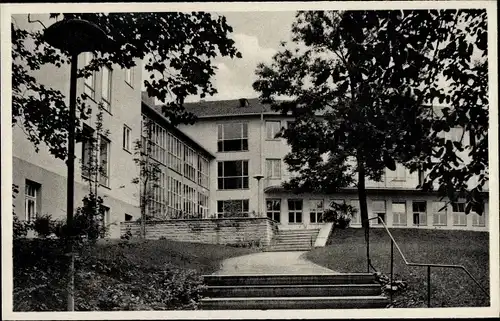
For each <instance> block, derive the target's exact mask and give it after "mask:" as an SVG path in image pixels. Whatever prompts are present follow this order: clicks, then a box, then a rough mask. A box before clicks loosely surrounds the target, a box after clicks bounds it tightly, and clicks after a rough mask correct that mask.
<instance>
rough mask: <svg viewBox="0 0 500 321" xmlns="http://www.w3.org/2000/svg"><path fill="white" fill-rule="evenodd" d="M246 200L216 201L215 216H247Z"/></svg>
mask: <svg viewBox="0 0 500 321" xmlns="http://www.w3.org/2000/svg"><path fill="white" fill-rule="evenodd" d="M248 211H249V210H248V200H247V199H245V200H223V201H217V217H219V218H221V217H247V216H248Z"/></svg>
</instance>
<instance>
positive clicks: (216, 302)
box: [200, 273, 389, 310]
mask: <svg viewBox="0 0 500 321" xmlns="http://www.w3.org/2000/svg"><path fill="white" fill-rule="evenodd" d="M204 281H205V284H206V286H207V287H206V290H205V293H204V294H205V295H204V296H205V297H204V298H203V299H202V300H201V302H200V308H201V309H202V310H243V309H251V310H267V309H362V308H384V307H386V306H387V305H388V304H389V299H388V298H386V297H385V296H383V295H382V288H381V286H380V284H378V283H376V281H375V277H374V275H372V274H368V273H353V274H316V275H308V274H302V275H300V274H299V275H289V274H273V275H269V274H268V275H264V274H261V275H259V274H254V275H207V276H204Z"/></svg>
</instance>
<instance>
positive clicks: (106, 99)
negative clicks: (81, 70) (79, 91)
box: [84, 53, 134, 111]
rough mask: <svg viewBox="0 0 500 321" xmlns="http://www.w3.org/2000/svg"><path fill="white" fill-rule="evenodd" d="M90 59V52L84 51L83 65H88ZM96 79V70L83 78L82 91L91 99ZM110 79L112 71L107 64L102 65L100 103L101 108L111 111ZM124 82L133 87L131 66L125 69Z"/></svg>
mask: <svg viewBox="0 0 500 321" xmlns="http://www.w3.org/2000/svg"><path fill="white" fill-rule="evenodd" d="M92 59H93V54H92V53H85V65H88V64H89V63H90V61H91V60H92ZM96 80H97V72H95V71H94V72H92V74H91V75H90V76H89V77H87V78H85V81H84V93H85V94H86V95H87V96H88V97H90V98H92V99H93V100H96ZM112 81H113V71H112V70H111V69H110V68H108V67H107V66H103V67H102V70H101V103H102V106H103V108H104V109H105V110H107V111H111V93H112ZM125 82H126V83H127V84H128V85H129V86H131V87H133V82H134V70H133V68H130V69H125Z"/></svg>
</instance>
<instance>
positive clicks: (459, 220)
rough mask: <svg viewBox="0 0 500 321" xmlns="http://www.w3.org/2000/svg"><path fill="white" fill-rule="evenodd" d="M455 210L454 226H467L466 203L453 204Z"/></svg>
mask: <svg viewBox="0 0 500 321" xmlns="http://www.w3.org/2000/svg"><path fill="white" fill-rule="evenodd" d="M452 209H453V225H455V226H466V225H467V216H466V215H465V203H463V202H459V203H452Z"/></svg>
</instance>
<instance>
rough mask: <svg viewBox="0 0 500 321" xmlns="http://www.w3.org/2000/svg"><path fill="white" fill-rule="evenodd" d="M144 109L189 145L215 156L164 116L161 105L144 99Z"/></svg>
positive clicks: (209, 155)
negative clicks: (153, 104)
mask: <svg viewBox="0 0 500 321" xmlns="http://www.w3.org/2000/svg"><path fill="white" fill-rule="evenodd" d="M142 111H143V112H145V113H147V114H149V115H150V116H154V117H156V120H157V121H159V123H161V125H163V126H164V127H165V128H166V129H168V130H170V131H171V132H172V133H173V134H174V135H175V136H176V137H177V138H179V139H181V140H182V141H184V142H186V143H187V144H188V145H191V146H192V147H195V148H196V149H197V150H199V151H201V152H202V153H203V154H205V156H208V157H209V158H212V159H213V158H215V156H214V155H213V154H212V153H210V152H209V151H208V150H206V149H205V148H203V146H201V145H200V144H198V142H196V141H195V140H194V139H192V138H191V137H190V136H188V135H187V134H185V133H184V132H183V131H181V130H180V129H178V128H177V127H175V126H174V125H172V124H171V123H170V122H169V121H168V120H167V118H165V116H163V113H162V111H161V106H152V105H151V104H150V101H148V100H147V99H143V100H142Z"/></svg>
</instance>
